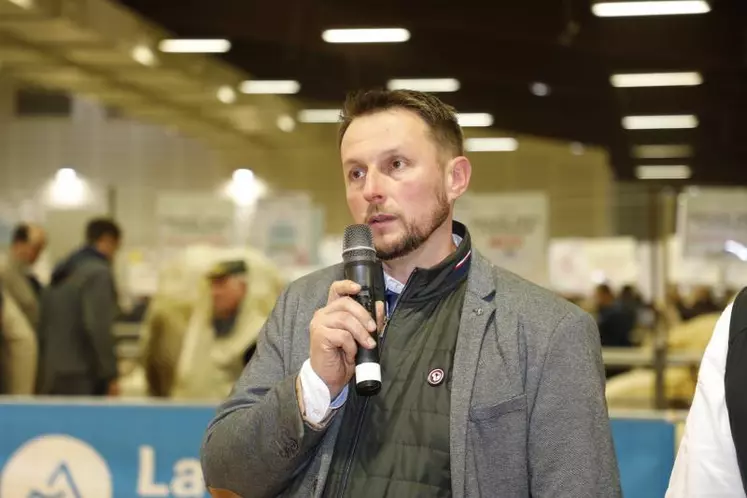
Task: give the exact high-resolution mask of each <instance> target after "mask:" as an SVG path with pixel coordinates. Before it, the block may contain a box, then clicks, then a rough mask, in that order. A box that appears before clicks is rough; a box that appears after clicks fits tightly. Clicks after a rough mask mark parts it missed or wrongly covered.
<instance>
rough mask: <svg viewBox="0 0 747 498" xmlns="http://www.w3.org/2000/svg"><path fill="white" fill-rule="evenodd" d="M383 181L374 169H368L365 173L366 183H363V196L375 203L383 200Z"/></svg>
mask: <svg viewBox="0 0 747 498" xmlns="http://www.w3.org/2000/svg"><path fill="white" fill-rule="evenodd" d="M383 183H384V182H383V178H382V177H381V175H380V174H379V173H378V172H377V171H376V169H375V168H371V169H369V171H368V174H367V175H366V183H365V184H364V185H363V197H364V198H365V199H366V201H368V202H370V203H373V204H377V203H380V202H382V201H383V200H384V198H385V195H384V190H383Z"/></svg>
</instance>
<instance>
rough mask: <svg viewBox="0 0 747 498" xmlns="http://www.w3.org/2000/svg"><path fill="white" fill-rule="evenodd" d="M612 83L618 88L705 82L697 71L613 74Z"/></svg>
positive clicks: (686, 84) (685, 84)
mask: <svg viewBox="0 0 747 498" xmlns="http://www.w3.org/2000/svg"><path fill="white" fill-rule="evenodd" d="M610 83H612V86H614V87H617V88H640V87H653V86H696V85H700V84H701V83H703V78H702V77H701V75H700V73H696V72H688V73H639V74H613V75H612V76H611V77H610Z"/></svg>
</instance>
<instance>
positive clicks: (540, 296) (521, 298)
mask: <svg viewBox="0 0 747 498" xmlns="http://www.w3.org/2000/svg"><path fill="white" fill-rule="evenodd" d="M493 268H494V270H493V275H494V278H495V281H496V289H497V299H504V298H505V299H507V300H508V305H509V307H510V308H512V309H513V310H514V311H515V312H516V313H518V314H519V315H520V316H522V317H523V318H524V319H525V320H528V321H530V322H533V323H536V324H545V326H546V327H547V326H549V328H550V329H551V330H554V328H555V326H557V325H558V324H559V323H560V322H561V321H562V320H564V319H577V320H578V319H580V320H584V319H591V316H590V315H589V313H587V312H586V311H584V310H582V309H581V308H580V307H578V306H577V305H575V304H573V303H572V302H570V301H568V300H567V299H565V298H564V297H562V296H561V295H559V294H558V293H556V292H554V291H552V290H550V289H547V288H545V287H542V286H541V285H538V284H535V283H533V282H530V281H528V280H526V279H524V278H522V277H520V276H518V275H516V274H514V273H512V272H510V271H508V270H505V269H503V268H498V267H495V266H494V267H493Z"/></svg>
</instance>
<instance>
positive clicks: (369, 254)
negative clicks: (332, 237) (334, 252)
mask: <svg viewBox="0 0 747 498" xmlns="http://www.w3.org/2000/svg"><path fill="white" fill-rule="evenodd" d="M375 257H376V249H374V244H373V234H372V233H371V227H369V226H368V225H365V224H360V225H350V226H348V227H347V228H345V234H344V236H343V239H342V258H343V260H344V261H352V260H359V259H374V258H375Z"/></svg>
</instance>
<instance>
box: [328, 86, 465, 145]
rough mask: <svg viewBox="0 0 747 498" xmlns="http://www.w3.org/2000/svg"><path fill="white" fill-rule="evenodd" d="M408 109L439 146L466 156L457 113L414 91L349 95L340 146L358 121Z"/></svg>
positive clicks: (438, 100) (440, 102)
mask: <svg viewBox="0 0 747 498" xmlns="http://www.w3.org/2000/svg"><path fill="white" fill-rule="evenodd" d="M395 108H401V109H407V110H409V111H412V112H414V113H416V114H417V115H418V116H420V118H421V119H422V120H423V121H425V123H426V124H427V125H428V127H429V128H430V130H431V134H432V135H433V139H434V140H435V142H436V145H437V146H438V147H441V148H442V149H444V150H446V151H447V152H449V153H451V154H453V157H456V156H461V155H463V154H464V135H463V134H462V128H461V127H460V126H459V120H458V119H457V115H456V110H455V109H454V108H453V107H451V106H449V105H447V104H444V103H443V102H442V101H441V100H440V99H438V98H437V97H434V96H433V95H431V94H429V93H424V92H416V91H414V90H359V91H355V92H352V93H349V94H348V96H347V98H346V99H345V104H344V105H343V108H342V114H341V116H340V118H341V123H340V131H339V135H338V138H337V145H338V147H339V146H340V145H341V144H342V138H343V137H344V136H345V132H346V131H347V130H348V127H349V126H350V123H352V122H353V120H354V119H355V118H359V117H362V116H367V115H369V114H373V113H376V112H380V111H386V110H388V109H395Z"/></svg>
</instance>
